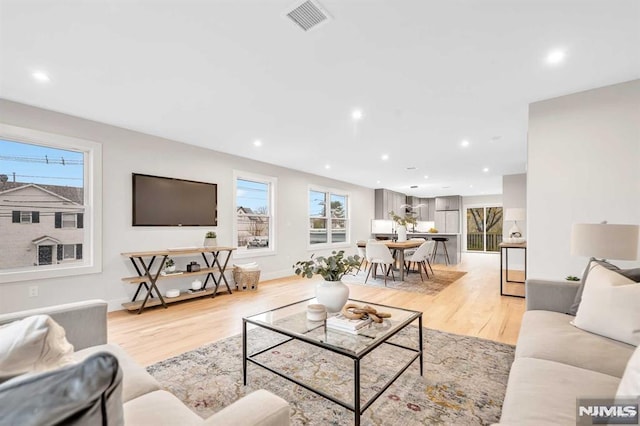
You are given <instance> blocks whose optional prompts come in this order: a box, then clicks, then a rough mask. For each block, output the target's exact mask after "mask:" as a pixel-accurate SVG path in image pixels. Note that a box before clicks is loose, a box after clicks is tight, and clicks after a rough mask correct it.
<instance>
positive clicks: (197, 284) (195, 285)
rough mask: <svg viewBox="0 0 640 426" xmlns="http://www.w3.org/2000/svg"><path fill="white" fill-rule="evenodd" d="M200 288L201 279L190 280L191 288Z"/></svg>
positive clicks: (195, 289) (196, 289)
mask: <svg viewBox="0 0 640 426" xmlns="http://www.w3.org/2000/svg"><path fill="white" fill-rule="evenodd" d="M201 289H202V281H200V280H193V281H192V282H191V290H194V291H198V290H201Z"/></svg>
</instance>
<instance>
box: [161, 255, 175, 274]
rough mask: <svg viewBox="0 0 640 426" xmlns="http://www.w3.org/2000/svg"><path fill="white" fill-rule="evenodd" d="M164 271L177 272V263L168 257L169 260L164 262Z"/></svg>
mask: <svg viewBox="0 0 640 426" xmlns="http://www.w3.org/2000/svg"><path fill="white" fill-rule="evenodd" d="M164 270H165V272H175V271H176V262H174V261H173V259H172V258H170V257H168V258H167V260H166V261H165V262H164Z"/></svg>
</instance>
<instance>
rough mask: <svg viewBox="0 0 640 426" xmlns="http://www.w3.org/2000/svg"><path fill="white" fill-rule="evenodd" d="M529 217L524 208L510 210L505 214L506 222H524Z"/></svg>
mask: <svg viewBox="0 0 640 426" xmlns="http://www.w3.org/2000/svg"><path fill="white" fill-rule="evenodd" d="M525 217H527V214H526V210H525V209H523V208H519V207H518V208H510V209H506V211H505V212H504V220H505V221H507V220H508V221H517V220H521V221H522V220H524V219H525Z"/></svg>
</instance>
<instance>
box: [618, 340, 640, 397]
mask: <svg viewBox="0 0 640 426" xmlns="http://www.w3.org/2000/svg"><path fill="white" fill-rule="evenodd" d="M639 396H640V346H639V347H638V348H636V350H635V351H633V355H631V358H630V359H629V362H628V363H627V367H626V368H625V369H624V374H623V375H622V380H620V384H619V385H618V392H616V398H637V397H639Z"/></svg>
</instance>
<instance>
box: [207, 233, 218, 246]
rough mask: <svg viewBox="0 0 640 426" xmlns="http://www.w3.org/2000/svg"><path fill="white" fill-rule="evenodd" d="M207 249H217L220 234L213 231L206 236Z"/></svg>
mask: <svg viewBox="0 0 640 426" xmlns="http://www.w3.org/2000/svg"><path fill="white" fill-rule="evenodd" d="M203 245H204V246H205V247H215V246H217V245H218V234H216V233H215V232H213V231H209V232H207V233H206V234H205V235H204V244H203Z"/></svg>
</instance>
